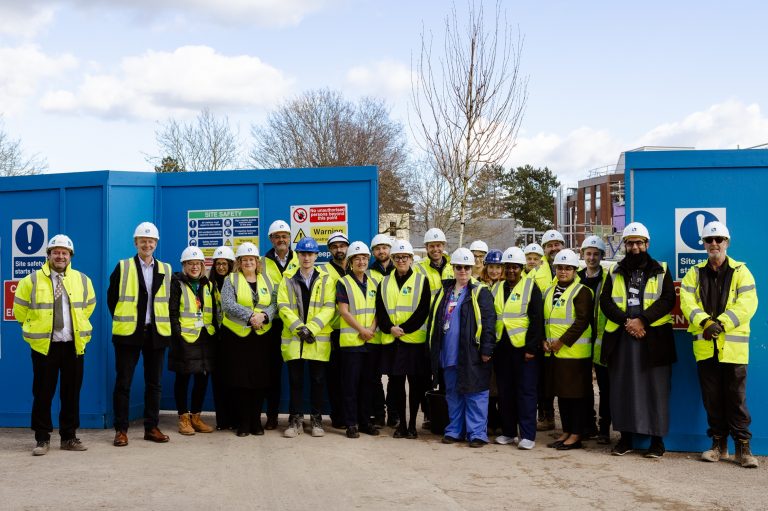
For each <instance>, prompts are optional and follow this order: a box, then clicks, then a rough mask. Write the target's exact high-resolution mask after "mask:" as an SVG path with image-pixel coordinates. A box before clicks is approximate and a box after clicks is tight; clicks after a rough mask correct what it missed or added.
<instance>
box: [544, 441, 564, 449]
mask: <svg viewBox="0 0 768 511" xmlns="http://www.w3.org/2000/svg"><path fill="white" fill-rule="evenodd" d="M561 445H563V441H562V440H555V441H554V442H550V443H548V444H547V447H549V448H550V449H557V448H558V447H560V446H561Z"/></svg>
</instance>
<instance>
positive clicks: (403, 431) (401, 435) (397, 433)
mask: <svg viewBox="0 0 768 511" xmlns="http://www.w3.org/2000/svg"><path fill="white" fill-rule="evenodd" d="M407 435H408V430H406V429H405V428H397V429H396V430H395V432H394V433H393V434H392V438H405V437H406V436H407Z"/></svg>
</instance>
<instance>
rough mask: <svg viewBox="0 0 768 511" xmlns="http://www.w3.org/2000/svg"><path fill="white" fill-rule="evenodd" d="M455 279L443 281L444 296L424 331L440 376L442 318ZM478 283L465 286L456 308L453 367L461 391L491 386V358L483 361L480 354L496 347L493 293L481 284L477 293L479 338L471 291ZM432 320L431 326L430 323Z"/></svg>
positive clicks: (434, 368) (434, 372) (437, 374)
mask: <svg viewBox="0 0 768 511" xmlns="http://www.w3.org/2000/svg"><path fill="white" fill-rule="evenodd" d="M455 283H456V280H454V279H448V280H444V281H443V297H442V299H441V300H440V302H439V303H437V302H436V303H435V306H434V307H433V309H432V312H431V313H430V315H429V320H428V322H427V332H429V331H430V329H432V330H433V331H432V336H431V338H430V339H429V345H430V355H431V357H430V358H431V362H432V373H433V375H434V376H435V378H439V370H440V350H441V349H442V347H443V337H444V335H445V334H444V333H443V328H442V324H441V322H442V318H443V317H444V315H445V307H446V306H447V304H448V299H449V295H450V293H451V290H452V289H453V287H454V285H455ZM477 286H478V284H475V283H473V282H470V283H469V284H468V285H467V295H466V298H465V299H464V301H463V302H462V303H461V309H460V310H459V314H460V317H459V325H460V333H459V356H458V359H457V366H456V370H457V373H458V382H457V390H458V392H459V393H461V394H468V393H473V392H482V391H484V390H488V389H489V388H490V383H491V367H492V364H491V361H490V360H489V361H488V362H483V360H482V358H480V357H481V356H482V355H487V356H491V355H492V354H493V349H494V348H495V347H496V309H495V307H494V305H493V295H491V292H490V291H489V290H488V288H487V287H485V286H483V288H482V289H481V290H480V292H479V294H478V296H477V305H478V307H479V309H480V318H479V320H480V322H481V324H482V326H483V331H482V333H481V334H480V338H479V339H477V338H475V333H476V331H477V321H478V318H476V317H475V309H474V307H473V306H472V297H471V293H472V291H473V290H474V289H475V288H476V287H477ZM433 323H435V325H434V328H432V324H433Z"/></svg>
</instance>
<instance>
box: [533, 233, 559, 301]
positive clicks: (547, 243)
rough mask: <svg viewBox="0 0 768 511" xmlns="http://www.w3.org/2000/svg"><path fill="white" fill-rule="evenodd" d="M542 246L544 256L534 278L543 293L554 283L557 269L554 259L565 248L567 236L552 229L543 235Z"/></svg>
mask: <svg viewBox="0 0 768 511" xmlns="http://www.w3.org/2000/svg"><path fill="white" fill-rule="evenodd" d="M541 246H542V248H543V249H544V258H543V259H542V260H541V265H539V268H538V269H537V270H536V274H535V275H534V279H536V285H538V286H539V289H540V290H541V292H542V293H543V292H544V291H546V290H547V288H549V286H551V285H552V284H553V280H554V278H555V270H554V267H553V266H552V261H554V260H555V256H556V255H557V253H558V252H560V251H561V250H562V249H563V248H565V238H563V235H562V234H560V232H559V231H556V230H554V229H550V230H548V231H546V232H545V233H544V235H543V236H542V237H541Z"/></svg>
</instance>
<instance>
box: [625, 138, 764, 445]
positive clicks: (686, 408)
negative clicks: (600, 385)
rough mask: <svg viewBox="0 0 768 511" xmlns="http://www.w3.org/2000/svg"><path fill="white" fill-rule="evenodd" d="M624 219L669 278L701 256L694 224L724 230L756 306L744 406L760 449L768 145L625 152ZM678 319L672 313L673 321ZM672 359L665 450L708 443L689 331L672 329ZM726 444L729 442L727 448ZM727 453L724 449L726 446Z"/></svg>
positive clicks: (679, 277) (703, 256) (698, 227)
mask: <svg viewBox="0 0 768 511" xmlns="http://www.w3.org/2000/svg"><path fill="white" fill-rule="evenodd" d="M625 177H626V186H627V217H628V218H627V221H628V222H630V221H637V222H642V223H644V224H645V225H646V226H647V227H648V229H649V231H650V234H651V244H650V247H649V252H650V253H651V255H652V256H653V257H654V258H656V259H658V260H660V261H666V262H667V263H668V265H669V269H670V271H672V272H673V276H674V280H675V281H680V280H682V278H683V276H684V275H685V272H686V271H687V270H688V268H690V267H691V266H692V265H694V264H696V263H697V262H699V261H702V260H705V259H706V254H705V252H704V247H703V245H702V244H701V243H700V241H699V233H700V232H701V228H702V227H703V226H704V224H706V223H707V222H709V221H712V220H720V221H722V222H724V223H726V224H727V226H728V229H729V230H730V233H731V238H732V239H731V245H730V248H729V249H728V255H729V256H731V257H733V258H734V259H736V260H739V261H743V262H745V263H746V264H747V266H748V267H749V269H750V270H751V272H752V273H753V275H754V277H755V281H756V284H757V293H758V297H759V300H760V305H759V307H758V309H757V313H756V314H755V316H754V318H753V319H752V322H751V328H752V332H751V337H750V359H749V368H748V377H747V405H748V407H749V410H750V412H751V414H752V433H753V435H754V436H753V440H752V450H753V451H754V452H755V453H758V454H768V399H766V394H765V393H764V392H763V389H765V388H766V387H768V321H766V311H767V310H768V309H767V308H766V307H767V305H766V303H768V302H766V301H768V267H766V265H765V264H763V262H764V261H763V260H762V258H761V257H760V255H761V254H762V250H761V249H760V247H761V246H762V245H763V236H762V233H763V232H764V230H765V214H763V213H762V207H763V204H764V203H765V191H766V190H768V151H766V150H720V151H648V152H627V153H626V173H625ZM682 319H683V318H681V317H677V318H676V322H680V321H682ZM675 343H676V348H677V355H678V362H677V363H676V364H675V365H674V366H673V369H672V396H671V400H670V412H671V417H670V419H671V422H670V433H669V436H668V437H667V438H666V439H665V442H666V445H667V448H668V449H671V450H675V451H702V450H705V449H708V448H709V445H710V443H711V442H710V440H709V439H708V438H707V436H706V431H707V418H706V414H705V412H704V408H703V406H702V401H701V392H700V390H699V382H698V377H697V372H696V362H695V360H694V357H693V351H692V345H691V336H690V334H688V333H687V332H686V331H685V330H676V333H675ZM732 449H733V446H732V445H731V450H732ZM731 452H732V451H731Z"/></svg>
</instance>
